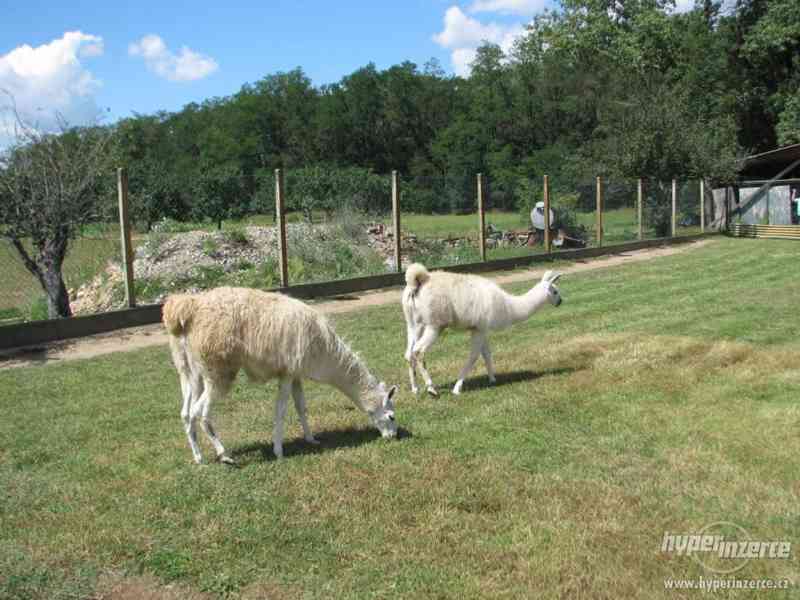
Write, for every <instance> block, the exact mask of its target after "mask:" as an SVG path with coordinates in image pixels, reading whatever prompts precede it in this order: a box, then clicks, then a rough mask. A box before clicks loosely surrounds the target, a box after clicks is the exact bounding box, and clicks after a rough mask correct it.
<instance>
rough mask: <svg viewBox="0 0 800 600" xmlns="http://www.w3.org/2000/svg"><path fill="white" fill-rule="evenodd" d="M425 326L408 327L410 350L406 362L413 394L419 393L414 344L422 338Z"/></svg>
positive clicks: (407, 352) (407, 351)
mask: <svg viewBox="0 0 800 600" xmlns="http://www.w3.org/2000/svg"><path fill="white" fill-rule="evenodd" d="M424 331H425V326H424V325H422V326H417V327H411V326H409V327H408V349H407V350H406V360H407V361H408V378H409V380H410V381H411V393H412V394H416V393H417V392H419V388H418V387H417V361H416V360H415V359H414V354H413V351H414V344H415V343H416V341H417V340H418V339H420V338H421V337H422V333H423V332H424Z"/></svg>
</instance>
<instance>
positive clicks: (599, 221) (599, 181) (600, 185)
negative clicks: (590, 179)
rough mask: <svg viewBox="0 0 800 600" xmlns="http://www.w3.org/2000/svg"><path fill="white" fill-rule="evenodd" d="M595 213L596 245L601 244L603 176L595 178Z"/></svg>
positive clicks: (600, 245)
mask: <svg viewBox="0 0 800 600" xmlns="http://www.w3.org/2000/svg"><path fill="white" fill-rule="evenodd" d="M596 195H597V215H596V217H595V228H596V230H597V245H598V246H599V247H602V245H603V178H602V177H598V178H597V190H596Z"/></svg>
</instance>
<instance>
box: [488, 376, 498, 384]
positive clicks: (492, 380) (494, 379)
mask: <svg viewBox="0 0 800 600" xmlns="http://www.w3.org/2000/svg"><path fill="white" fill-rule="evenodd" d="M489 383H497V377H495V376H494V375H490V376H489Z"/></svg>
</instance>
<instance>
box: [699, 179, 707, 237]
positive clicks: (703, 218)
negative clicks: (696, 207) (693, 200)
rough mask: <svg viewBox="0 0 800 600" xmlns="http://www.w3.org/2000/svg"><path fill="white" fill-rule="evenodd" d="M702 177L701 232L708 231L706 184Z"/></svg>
mask: <svg viewBox="0 0 800 600" xmlns="http://www.w3.org/2000/svg"><path fill="white" fill-rule="evenodd" d="M705 183H706V182H705V181H703V178H702V177H701V178H700V233H705V232H706V185H705Z"/></svg>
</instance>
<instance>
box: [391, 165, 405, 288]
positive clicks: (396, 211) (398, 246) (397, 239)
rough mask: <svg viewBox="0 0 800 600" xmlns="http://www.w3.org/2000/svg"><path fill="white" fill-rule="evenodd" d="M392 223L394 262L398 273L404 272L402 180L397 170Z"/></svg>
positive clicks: (394, 179)
mask: <svg viewBox="0 0 800 600" xmlns="http://www.w3.org/2000/svg"><path fill="white" fill-rule="evenodd" d="M392 223H393V226H394V264H395V268H396V269H397V272H398V273H402V272H403V265H402V258H401V256H400V252H401V250H402V236H401V233H400V180H399V178H398V175H397V171H392Z"/></svg>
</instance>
